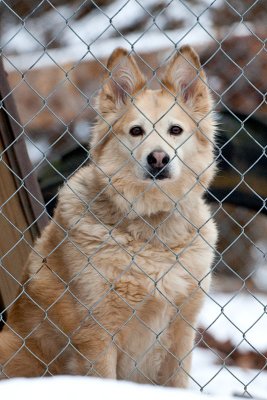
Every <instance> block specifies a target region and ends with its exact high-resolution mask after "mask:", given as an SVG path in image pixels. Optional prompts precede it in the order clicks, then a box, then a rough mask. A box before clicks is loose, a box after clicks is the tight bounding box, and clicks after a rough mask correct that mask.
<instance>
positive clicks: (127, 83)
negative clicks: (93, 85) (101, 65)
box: [103, 48, 146, 107]
mask: <svg viewBox="0 0 267 400" xmlns="http://www.w3.org/2000/svg"><path fill="white" fill-rule="evenodd" d="M107 69H108V71H109V74H108V77H106V79H105V83H104V85H103V92H104V94H105V95H106V96H107V97H108V98H109V99H110V100H112V102H113V103H114V104H115V106H118V107H121V106H122V105H123V104H126V103H127V100H128V99H129V98H130V97H131V96H134V95H135V94H136V93H138V92H139V91H140V90H142V88H143V87H144V86H145V84H146V80H145V78H144V76H143V74H142V73H141V71H140V69H139V67H138V65H137V63H136V61H135V59H134V57H133V56H132V55H129V54H128V52H127V50H125V49H121V48H118V49H116V50H114V51H113V53H112V54H111V56H110V58H109V60H108V63H107Z"/></svg>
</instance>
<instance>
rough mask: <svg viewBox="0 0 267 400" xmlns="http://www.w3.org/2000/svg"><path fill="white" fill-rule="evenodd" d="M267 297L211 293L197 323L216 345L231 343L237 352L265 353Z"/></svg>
mask: <svg viewBox="0 0 267 400" xmlns="http://www.w3.org/2000/svg"><path fill="white" fill-rule="evenodd" d="M266 306H267V296H266V295H263V294H260V293H256V294H250V293H248V292H247V293H245V292H241V293H238V292H235V293H227V294H226V293H211V294H210V297H206V302H205V305H204V308H203V310H202V312H201V314H200V319H199V323H200V325H201V326H203V327H205V328H206V327H209V329H208V332H209V333H211V334H212V335H213V336H215V337H216V338H217V339H218V340H220V341H226V340H231V342H232V343H233V344H234V345H236V346H239V349H240V350H241V351H247V350H253V347H254V348H255V349H257V350H258V351H262V352H263V351H266V350H267V337H266V336H265V335H264V334H263V332H267V313H266Z"/></svg>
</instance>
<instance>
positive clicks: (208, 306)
mask: <svg viewBox="0 0 267 400" xmlns="http://www.w3.org/2000/svg"><path fill="white" fill-rule="evenodd" d="M266 305H267V296H266V295H265V294H262V293H253V294H251V293H249V292H248V291H247V290H246V291H241V292H237V293H218V292H217V293H216V292H212V293H210V295H209V297H208V296H207V297H206V301H205V304H204V307H203V309H202V311H201V314H200V316H199V326H201V327H202V328H204V329H207V332H208V333H210V334H211V335H212V336H214V337H215V338H216V339H217V340H219V341H222V342H225V341H227V340H230V341H231V343H232V344H233V345H234V346H237V347H238V349H239V350H240V351H241V352H246V351H251V350H253V351H258V352H266V351H267V337H266V336H265V332H267V314H266ZM191 376H192V378H193V379H191V387H192V388H195V389H198V390H199V388H203V391H204V393H212V394H222V393H223V394H225V395H236V394H238V395H243V394H244V392H245V389H244V388H246V387H247V392H248V393H249V395H251V396H253V397H256V398H257V397H258V398H260V399H267V372H265V371H259V370H256V369H242V368H237V367H233V366H231V367H229V366H224V365H223V360H222V359H221V358H220V356H219V354H218V353H217V352H216V350H209V349H202V348H195V349H194V351H193V366H192V371H191Z"/></svg>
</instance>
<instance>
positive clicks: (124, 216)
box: [0, 46, 217, 387]
mask: <svg viewBox="0 0 267 400" xmlns="http://www.w3.org/2000/svg"><path fill="white" fill-rule="evenodd" d="M107 69H108V71H109V74H107V76H106V78H105V80H104V82H103V85H102V88H101V90H100V92H99V94H98V96H97V99H96V107H97V110H98V113H99V117H98V119H97V121H96V124H95V126H94V129H93V133H92V141H91V146H90V149H91V155H92V161H91V163H90V165H88V166H86V167H84V168H82V169H80V170H79V171H78V172H77V173H76V174H75V175H74V176H73V177H72V178H71V179H70V180H69V181H68V183H67V184H65V186H64V187H63V188H61V190H60V192H59V201H58V205H57V208H56V210H55V215H54V217H53V218H52V219H51V221H50V223H49V225H48V226H47V227H46V228H45V230H44V232H43V233H42V235H41V237H40V238H39V239H38V240H37V242H36V244H35V247H34V251H33V252H32V254H31V255H30V258H29V262H28V265H27V268H26V273H25V278H24V286H23V291H22V292H21V293H20V296H19V297H18V300H17V301H16V303H15V304H14V305H13V306H12V308H11V310H10V313H9V315H8V320H7V325H6V326H5V327H4V329H3V331H2V332H1V334H0V364H1V365H2V374H1V377H6V376H8V377H14V376H40V375H54V374H79V375H91V376H101V377H106V378H114V379H128V380H132V381H135V382H151V383H156V384H161V385H168V386H176V387H184V386H186V385H187V381H188V374H189V372H190V360H191V353H192V348H193V344H194V336H195V331H196V328H195V326H196V319H197V315H198V313H199V310H200V308H201V305H202V302H203V298H204V296H205V293H206V292H207V291H208V289H209V286H210V276H211V274H210V266H211V263H212V260H213V254H214V248H215V244H216V236H217V235H216V227H215V225H214V222H213V221H212V219H211V215H210V212H209V208H208V206H207V205H206V204H205V202H204V200H203V193H204V191H205V189H206V188H207V187H208V185H209V183H210V181H211V179H212V177H213V175H214V169H215V167H214V160H213V140H214V131H215V123H214V117H213V113H212V99H211V95H210V92H209V89H208V86H207V83H206V76H205V73H204V71H203V70H202V69H201V65H200V61H199V58H198V55H197V54H196V53H195V51H194V50H193V49H192V48H190V47H188V46H185V47H182V48H181V49H180V51H177V53H176V54H175V55H174V56H173V57H172V58H171V59H170V60H169V61H168V63H167V64H166V66H165V71H164V72H163V74H162V79H161V85H160V87H159V89H157V90H151V89H149V88H148V85H147V81H146V79H145V77H144V76H143V74H142V73H141V71H140V70H139V68H138V65H137V63H136V61H135V59H134V57H133V56H132V55H129V54H128V53H127V52H126V51H125V50H123V49H117V50H115V51H114V52H113V53H112V55H111V57H110V59H109V61H108V66H107Z"/></svg>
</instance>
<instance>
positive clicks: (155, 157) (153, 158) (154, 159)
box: [147, 151, 170, 168]
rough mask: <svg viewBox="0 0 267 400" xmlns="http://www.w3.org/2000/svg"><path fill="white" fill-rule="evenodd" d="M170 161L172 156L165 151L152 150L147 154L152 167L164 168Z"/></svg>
mask: <svg viewBox="0 0 267 400" xmlns="http://www.w3.org/2000/svg"><path fill="white" fill-rule="evenodd" d="M169 161H170V157H169V156H168V154H167V153H165V152H164V151H152V152H151V153H150V154H149V155H148V156H147V163H148V165H150V167H152V168H163V167H165V165H167V164H168V162H169Z"/></svg>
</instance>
